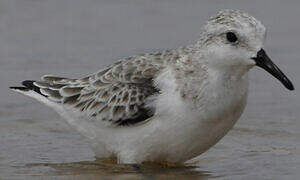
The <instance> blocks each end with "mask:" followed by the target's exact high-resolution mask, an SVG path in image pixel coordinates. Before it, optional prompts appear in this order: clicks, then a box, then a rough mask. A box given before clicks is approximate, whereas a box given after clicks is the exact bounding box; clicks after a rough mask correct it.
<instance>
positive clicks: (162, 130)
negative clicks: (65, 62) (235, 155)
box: [11, 10, 294, 164]
mask: <svg viewBox="0 0 300 180" xmlns="http://www.w3.org/2000/svg"><path fill="white" fill-rule="evenodd" d="M265 31H266V29H265V27H264V26H263V25H262V23H261V22H260V21H258V20H256V19H255V18H254V17H252V16H250V15H248V14H246V13H244V12H241V11H235V10H224V11H221V12H219V13H218V14H217V16H214V17H212V18H210V19H209V21H208V22H207V24H206V25H205V26H204V28H203V29H202V30H201V36H200V38H199V40H198V41H196V42H195V43H194V44H192V45H188V46H184V47H181V48H178V49H174V50H165V51H162V52H154V53H146V54H143V55H139V56H133V57H129V58H124V59H121V60H120V61H118V62H117V63H115V64H113V65H111V66H109V67H107V68H104V69H102V70H100V71H98V72H97V73H94V74H91V75H89V76H87V77H83V78H79V79H73V78H63V77H57V76H52V75H45V76H43V77H42V78H41V80H40V81H24V82H23V83H22V84H23V87H11V89H13V90H15V91H17V92H20V93H23V94H25V95H28V96H30V97H33V98H35V99H37V100H39V101H41V102H42V103H44V104H46V105H47V106H50V107H51V108H53V109H54V110H55V111H57V112H58V113H59V114H60V115H62V116H63V117H64V118H65V119H66V121H67V122H68V123H69V124H70V125H71V126H72V127H73V128H74V129H76V130H77V131H79V133H81V134H82V135H83V136H84V137H86V138H87V139H88V141H89V142H90V144H91V147H92V148H93V150H94V152H95V154H96V156H97V157H99V158H107V157H116V158H117V159H118V162H119V163H129V164H131V163H142V162H145V161H150V162H152V161H154V162H160V161H163V162H165V161H166V162H174V163H179V162H184V161H187V160H189V159H191V158H193V157H196V156H198V155H200V154H201V153H203V152H205V151H206V150H208V149H209V148H210V147H212V146H213V145H214V144H216V143H217V142H218V141H219V140H220V139H221V138H222V137H223V136H224V135H225V134H226V133H227V132H228V131H229V130H230V129H231V128H232V127H233V125H234V124H235V123H236V121H237V120H238V119H239V117H240V116H241V114H242V112H243V110H244V108H245V105H246V101H247V92H248V76H247V72H248V71H249V70H250V69H251V68H252V67H254V66H255V65H257V66H259V67H261V68H263V69H265V70H266V71H268V72H269V73H271V74H272V75H273V76H275V77H276V78H277V79H278V80H280V81H281V82H282V83H283V85H284V86H285V87H286V88H287V89H289V90H293V89H294V87H293V85H292V83H291V82H290V80H289V79H288V78H287V77H286V76H285V75H284V74H283V73H282V72H281V71H280V70H279V68H278V67H277V66H276V65H275V64H274V63H273V62H272V61H271V60H270V58H269V57H268V56H267V54H266V53H265V51H264V50H263V49H262V48H263V42H264V40H265V36H266V33H265Z"/></svg>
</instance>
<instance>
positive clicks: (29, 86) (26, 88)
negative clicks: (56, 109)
mask: <svg viewBox="0 0 300 180" xmlns="http://www.w3.org/2000/svg"><path fill="white" fill-rule="evenodd" d="M34 82H35V81H32V80H26V81H23V82H22V85H23V86H12V87H9V88H10V89H11V90H13V91H15V92H18V93H21V94H24V95H26V96H29V97H32V98H34V99H36V100H38V101H40V102H42V103H44V104H46V105H50V104H52V103H50V101H49V100H48V98H47V97H48V96H47V95H45V94H42V93H41V89H40V87H38V86H36V85H34Z"/></svg>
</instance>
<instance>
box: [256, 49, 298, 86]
mask: <svg viewBox="0 0 300 180" xmlns="http://www.w3.org/2000/svg"><path fill="white" fill-rule="evenodd" d="M252 59H253V60H254V61H255V62H256V65H257V66H259V67H261V68H263V69H264V70H266V71H268V72H269V73H270V74H272V75H273V76H274V77H275V78H277V79H278V80H279V81H280V82H281V83H282V84H283V85H284V86H285V87H286V88H287V89H289V90H291V91H292V90H294V86H293V84H292V82H291V81H290V80H289V79H288V78H287V77H286V76H285V75H284V74H283V72H281V70H280V69H279V68H278V67H277V66H276V65H275V64H274V63H273V62H272V61H271V59H270V58H269V57H268V55H267V54H266V52H265V51H264V50H263V49H261V50H260V51H258V53H257V55H256V57H253V58H252Z"/></svg>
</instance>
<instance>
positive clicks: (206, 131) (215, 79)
mask: <svg viewBox="0 0 300 180" xmlns="http://www.w3.org/2000/svg"><path fill="white" fill-rule="evenodd" d="M210 77H212V78H210ZM157 79H158V85H160V87H161V88H162V94H161V95H160V96H159V97H158V98H157V100H156V103H157V104H156V106H157V112H156V115H157V117H158V119H159V121H157V122H156V123H157V124H159V126H160V128H161V131H164V132H167V133H163V134H161V135H162V136H161V137H154V138H158V139H160V141H163V143H162V144H166V146H161V147H159V148H160V149H161V152H163V151H168V152H166V153H165V157H166V160H167V161H175V162H176V161H185V160H188V159H190V158H193V157H195V156H197V155H199V154H201V153H203V152H205V151H206V150H207V149H209V148H210V147H211V146H213V145H214V144H215V143H217V142H218V141H219V140H220V139H221V138H222V137H223V136H225V134H226V133H227V132H228V131H229V130H230V129H231V128H232V127H233V125H234V124H235V123H236V121H237V120H238V119H239V117H240V116H241V114H242V112H243V110H244V108H245V105H246V100H247V90H248V77H247V75H244V76H243V77H242V78H239V79H237V78H234V77H233V76H226V75H224V74H215V73H214V74H213V76H209V77H208V78H207V79H206V80H205V81H206V82H202V83H203V84H205V86H203V84H197V83H195V82H193V81H191V82H190V83H192V84H191V85H189V84H188V83H186V84H185V86H183V87H180V86H178V84H176V80H175V79H174V76H173V74H172V72H171V71H166V72H165V73H164V74H162V75H161V76H160V77H158V78H157ZM185 81H188V80H187V79H186V80H185ZM180 88H184V90H185V92H187V93H188V92H189V93H190V94H189V97H194V96H193V95H192V93H197V92H199V96H200V97H197V98H196V99H189V98H184V97H182V94H180ZM188 88H195V89H196V90H195V89H191V90H189V89H188ZM197 88H198V89H197ZM187 96H188V95H187Z"/></svg>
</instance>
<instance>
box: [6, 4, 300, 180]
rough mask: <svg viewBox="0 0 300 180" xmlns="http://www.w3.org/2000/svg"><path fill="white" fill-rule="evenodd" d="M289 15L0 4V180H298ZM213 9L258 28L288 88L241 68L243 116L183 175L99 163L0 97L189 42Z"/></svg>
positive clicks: (294, 8)
mask: <svg viewBox="0 0 300 180" xmlns="http://www.w3.org/2000/svg"><path fill="white" fill-rule="evenodd" d="M299 7H300V1H298V0H285V1H280V0H252V1H246V0H227V1H224V0H204V1H198V0H185V1H182V0H148V1H146V0H99V1H96V0H85V1H80V0H22V1H20V0H19V1H18V0H0V82H1V86H0V98H1V101H0V178H3V179H9V178H11V179H32V178H33V179H34V178H36V179H40V178H43V179H47V178H49V179H51V178H57V179H74V178H75V179H76V178H78V179H86V178H100V177H102V178H104V177H105V178H119V179H139V178H145V179H147V178H148V179H149V178H150V179H151V178H152V179H153V178H171V177H176V178H182V179H186V178H194V179H254V178H256V179H299V178H300V171H299V169H300V119H299V117H300V97H299V90H298V88H299V86H298V85H299V84H300V71H299V68H300V60H299V55H300V46H299V42H300V35H299V32H300V11H299ZM221 9H240V10H244V11H246V12H248V13H249V14H251V15H253V16H255V17H256V18H257V19H259V20H261V21H262V22H263V24H264V25H265V26H266V27H267V29H268V35H267V41H266V44H265V49H266V51H267V52H268V54H269V55H270V56H271V57H272V59H273V61H274V62H275V63H276V64H277V65H278V66H279V67H280V68H281V69H282V70H283V72H285V74H286V75H287V76H288V77H290V79H291V80H292V81H293V83H294V85H295V88H296V90H295V91H293V92H290V91H288V90H286V89H285V88H284V87H283V86H282V84H281V83H280V82H278V81H277V80H275V79H274V78H273V77H271V76H270V75H269V74H268V73H266V72H265V71H263V70H261V69H258V68H255V69H253V70H251V72H250V78H251V83H250V93H249V100H248V105H247V108H246V110H245V113H244V114H243V116H242V118H241V119H240V120H239V121H238V123H237V124H236V126H235V127H234V129H233V130H232V131H231V132H230V133H229V134H228V135H227V136H226V137H225V138H223V139H222V140H221V141H220V142H219V143H218V144H217V145H216V146H215V147H213V148H212V149H210V150H209V151H208V152H206V153H205V154H203V155H201V156H199V157H198V158H196V159H194V160H193V161H191V162H192V163H193V164H192V166H193V167H190V168H181V169H175V170H174V169H164V170H162V169H160V168H158V169H155V168H154V169H151V168H149V169H150V170H149V169H138V170H136V169H130V168H129V169H128V168H123V167H119V166H111V167H107V166H104V165H101V164H99V163H97V161H95V158H94V154H93V152H92V151H91V150H90V148H89V146H88V144H87V142H85V141H84V139H82V138H81V137H80V136H79V134H77V133H76V132H75V131H73V130H72V129H71V128H69V127H68V125H66V123H65V122H64V121H63V120H61V119H60V118H59V116H58V115H56V113H54V112H53V111H52V110H51V109H49V108H47V107H45V106H44V105H41V104H39V103H38V102H37V101H35V100H32V99H30V98H28V97H25V96H22V95H19V94H16V93H14V92H11V91H10V90H9V89H8V87H9V86H15V85H18V84H19V82H20V81H22V80H24V79H38V78H39V77H40V76H42V75H44V74H55V75H60V76H70V77H81V76H84V75H86V74H89V73H92V72H95V71H97V70H99V69H100V68H102V67H104V66H106V65H109V64H111V63H114V62H116V61H117V60H118V59H119V58H122V57H126V56H130V55H134V54H139V53H144V52H151V51H153V50H159V49H170V48H176V47H178V46H183V45H187V44H190V43H193V42H195V41H196V39H197V37H198V35H199V30H200V28H201V26H202V25H203V24H204V23H205V22H206V20H207V19H208V18H209V17H210V16H212V15H215V14H216V13H217V12H218V11H219V10H221ZM118 167H119V168H118ZM115 168H116V169H115ZM124 169H125V170H124Z"/></svg>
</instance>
